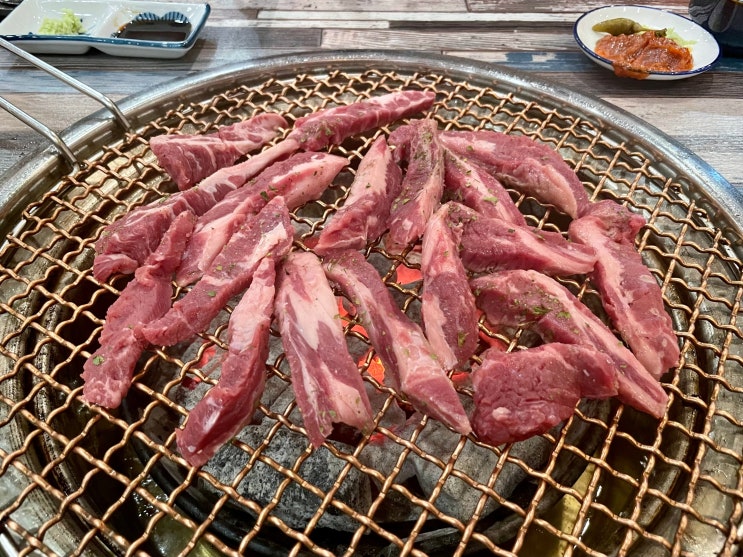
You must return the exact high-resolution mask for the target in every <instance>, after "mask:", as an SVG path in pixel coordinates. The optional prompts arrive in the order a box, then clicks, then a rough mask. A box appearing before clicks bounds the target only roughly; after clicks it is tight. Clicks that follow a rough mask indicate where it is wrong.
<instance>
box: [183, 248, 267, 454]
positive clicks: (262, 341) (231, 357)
mask: <svg viewBox="0 0 743 557" xmlns="http://www.w3.org/2000/svg"><path fill="white" fill-rule="evenodd" d="M275 281H276V270H275V260H274V258H272V257H266V258H264V259H262V260H261V262H260V264H259V265H258V268H257V269H256V271H255V274H254V275H253V281H252V282H251V284H250V288H248V290H247V292H246V293H245V294H244V295H243V297H242V298H241V299H240V302H239V303H238V304H237V306H235V309H234V310H233V311H232V314H231V315H230V321H229V324H228V326H227V345H228V349H227V353H226V354H225V356H224V357H223V358H222V361H221V364H220V367H221V374H220V376H219V379H218V381H217V384H216V385H214V386H213V387H212V388H211V389H209V391H207V393H206V395H205V396H204V398H202V399H201V400H200V401H199V402H198V403H197V404H196V406H194V408H193V409H192V410H191V411H190V412H189V413H188V420H187V421H186V425H185V426H184V427H183V429H182V430H181V429H179V430H177V431H176V438H177V441H178V450H180V452H181V455H183V458H185V459H186V461H187V462H188V463H189V464H191V465H193V466H201V465H203V464H204V463H206V461H207V460H209V459H210V458H211V457H212V456H214V453H216V452H217V450H218V449H219V448H220V447H221V446H222V445H224V444H225V443H226V442H227V441H229V440H230V439H231V438H232V437H234V436H235V435H236V434H237V433H238V432H239V431H240V430H242V428H243V427H245V426H246V425H247V424H248V423H249V422H250V419H251V417H252V414H253V411H254V410H255V408H256V406H257V405H258V402H259V401H260V398H261V395H262V394H263V389H264V387H265V384H266V358H268V339H269V330H270V328H271V317H272V315H273V305H274V294H275V290H276V288H275Z"/></svg>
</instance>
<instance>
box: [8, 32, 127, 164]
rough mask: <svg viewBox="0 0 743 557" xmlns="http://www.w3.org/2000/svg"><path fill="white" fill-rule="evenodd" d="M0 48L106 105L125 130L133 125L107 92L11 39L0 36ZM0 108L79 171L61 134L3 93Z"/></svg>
mask: <svg viewBox="0 0 743 557" xmlns="http://www.w3.org/2000/svg"><path fill="white" fill-rule="evenodd" d="M0 47H2V48H4V49H5V50H7V51H9V52H11V53H12V54H15V55H16V56H18V57H19V58H22V59H23V60H25V61H27V62H29V63H30V64H32V65H34V66H36V67H37V68H39V69H40V70H43V71H45V72H46V73H48V74H50V75H52V76H53V77H56V78H57V79H59V80H60V81H62V82H64V83H66V84H68V85H70V86H71V87H74V88H75V89H77V90H78V91H80V92H81V93H83V94H85V95H87V96H88V97H90V98H92V99H94V100H96V101H98V102H99V103H100V104H102V105H103V106H104V107H105V108H107V109H108V110H109V111H110V112H111V113H112V114H113V116H114V118H115V119H116V121H117V122H118V123H119V125H120V126H121V127H122V128H123V129H124V131H126V132H131V131H132V125H131V123H130V122H129V120H128V119H127V118H126V116H124V113H123V112H121V110H120V109H119V107H118V106H117V105H116V103H114V102H113V101H112V100H111V99H110V98H108V97H107V96H106V95H104V94H102V93H100V92H98V91H96V90H95V89H93V88H92V87H90V86H88V85H86V84H85V83H83V82H81V81H78V80H77V79H75V78H74V77H71V76H69V75H67V74H66V73H64V72H63V71H61V70H58V69H57V68H55V67H54V66H52V65H50V64H47V63H46V62H44V61H43V60H41V59H39V58H37V57H36V56H33V55H32V54H29V53H28V52H26V51H24V50H21V49H20V48H18V47H17V46H15V45H14V44H12V43H11V42H9V41H6V40H5V39H2V38H0ZM0 108H3V109H5V110H6V111H8V112H9V113H10V114H12V115H13V116H15V117H16V118H18V119H19V120H20V121H21V122H23V123H24V124H26V125H27V126H28V127H30V128H31V129H33V130H34V131H36V132H38V133H39V134H41V135H43V136H44V137H45V138H46V139H48V140H49V141H50V142H51V143H52V144H53V145H54V146H55V147H56V148H57V150H58V151H59V153H60V155H62V157H63V158H64V159H65V160H66V161H67V163H68V164H69V165H70V166H71V167H72V169H73V171H77V170H79V168H80V161H79V160H78V158H77V156H76V155H75V153H74V152H73V151H72V149H70V147H69V146H68V145H67V143H65V141H64V140H63V139H62V137H61V136H60V135H59V134H58V133H56V132H55V131H53V130H52V129H51V128H49V127H48V126H46V125H44V124H42V123H41V122H39V121H38V120H37V119H36V118H34V117H33V116H31V115H29V114H28V113H26V112H24V111H23V110H21V109H20V108H18V107H17V106H15V105H14V104H13V103H11V102H10V101H8V100H7V99H5V98H4V97H2V96H0Z"/></svg>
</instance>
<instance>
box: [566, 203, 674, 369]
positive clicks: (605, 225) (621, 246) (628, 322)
mask: <svg viewBox="0 0 743 557" xmlns="http://www.w3.org/2000/svg"><path fill="white" fill-rule="evenodd" d="M644 225H645V219H644V218H643V217H642V216H641V215H638V214H635V213H632V212H631V211H630V210H629V209H627V208H626V207H624V206H622V205H619V204H618V203H615V202H614V201H610V200H605V201H599V202H597V203H594V204H592V205H591V207H590V208H589V209H588V210H587V211H586V213H585V214H584V216H582V217H581V218H580V219H578V220H575V221H573V222H572V223H570V228H569V231H568V234H569V236H570V238H572V239H573V240H575V241H576V242H581V243H583V244H585V245H590V246H593V247H594V248H596V254H597V256H598V260H597V262H596V268H595V269H594V271H593V272H592V273H591V274H590V275H589V276H590V278H591V282H592V283H593V284H594V285H595V286H596V288H597V289H598V291H599V293H600V294H601V301H602V303H603V306H604V309H605V310H606V313H607V314H608V315H609V317H610V319H611V321H612V323H613V325H614V327H615V328H616V329H617V331H619V334H621V335H622V338H623V339H624V340H625V342H626V343H627V344H628V345H629V347H630V348H631V349H632V351H633V352H634V354H635V356H637V359H638V360H640V362H642V364H643V365H644V366H645V367H646V368H647V370H648V371H649V372H650V374H651V375H652V376H653V377H655V378H656V379H659V378H660V376H661V375H663V374H664V373H665V372H666V371H668V369H669V368H670V367H672V366H675V365H676V363H677V362H678V359H679V346H678V341H677V340H676V335H675V334H674V332H673V323H672V322H671V316H670V315H668V313H666V310H665V307H664V304H663V295H662V292H661V289H660V286H659V285H658V282H657V281H656V280H655V277H653V274H652V273H651V272H650V270H649V269H648V268H647V267H646V266H645V264H644V263H643V262H642V256H641V255H640V254H639V253H638V252H637V250H636V249H635V243H634V242H635V236H636V235H637V232H638V231H639V230H640V228H642V227H643V226H644Z"/></svg>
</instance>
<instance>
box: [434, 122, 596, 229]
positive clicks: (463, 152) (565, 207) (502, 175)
mask: <svg viewBox="0 0 743 557" xmlns="http://www.w3.org/2000/svg"><path fill="white" fill-rule="evenodd" d="M441 143H442V144H443V145H444V146H445V147H446V148H447V149H449V150H451V151H453V152H454V153H456V154H458V155H460V156H462V157H467V158H469V159H471V160H474V161H477V162H478V163H479V164H481V165H482V166H483V167H484V168H486V169H487V170H488V171H489V172H490V173H492V174H493V175H494V176H495V177H496V178H498V179H499V180H500V181H501V182H503V183H504V184H506V185H509V186H511V187H513V188H514V189H516V190H518V191H520V192H522V193H525V194H526V195H530V196H532V197H534V198H535V199H537V200H538V201H541V202H543V203H548V204H550V205H553V206H555V207H557V208H558V209H559V210H560V211H563V212H564V213H567V214H568V215H570V216H571V217H573V218H576V217H578V216H580V215H581V214H582V212H583V210H584V209H585V208H586V206H587V205H588V204H589V203H590V202H589V200H588V194H587V193H586V189H585V188H584V187H583V184H582V183H581V181H580V179H579V178H578V176H577V175H576V173H575V172H574V171H573V169H571V168H570V167H569V166H568V164H567V163H566V162H565V161H564V160H563V158H562V157H561V156H560V154H559V153H558V152H557V151H554V150H553V149H551V148H550V147H548V146H547V145H545V144H542V143H539V142H537V141H535V140H533V139H530V138H528V137H526V136H522V135H511V134H504V133H497V132H494V131H489V130H482V131H476V132H469V131H446V132H441Z"/></svg>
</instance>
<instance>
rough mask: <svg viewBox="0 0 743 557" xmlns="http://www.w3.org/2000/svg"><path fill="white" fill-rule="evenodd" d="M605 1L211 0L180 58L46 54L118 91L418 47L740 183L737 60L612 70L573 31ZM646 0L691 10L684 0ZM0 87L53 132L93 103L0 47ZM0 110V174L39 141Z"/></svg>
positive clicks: (740, 66)
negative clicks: (686, 73)
mask: <svg viewBox="0 0 743 557" xmlns="http://www.w3.org/2000/svg"><path fill="white" fill-rule="evenodd" d="M605 4H607V2H606V0H581V1H572V2H568V1H565V0H554V1H553V0H531V1H526V0H500V1H498V0H442V1H439V2H424V1H414V0H375V1H374V2H368V1H367V0H345V1H342V0H341V1H339V0H213V1H212V2H211V8H212V12H211V15H210V17H209V20H208V21H207V24H206V26H205V28H204V29H203V31H202V33H201V35H200V37H199V39H198V41H197V43H196V45H195V46H194V48H193V49H192V50H191V51H190V52H189V53H188V54H187V55H186V56H184V57H183V58H181V59H178V60H148V59H140V58H120V57H114V56H109V55H105V54H101V53H98V52H95V51H90V52H89V53H88V54H85V55H80V56H55V55H45V56H43V59H44V60H45V61H47V62H49V63H51V64H52V65H54V66H56V67H58V68H60V69H62V70H63V71H65V72H67V73H69V74H70V75H72V76H74V77H76V78H78V79H80V80H82V81H83V82H85V83H88V84H89V85H91V86H93V87H95V88H97V89H98V90H100V91H101V92H103V93H105V94H107V95H109V96H111V98H113V99H114V100H118V99H121V98H123V97H126V96H127V95H131V94H134V93H137V92H139V91H141V90H142V89H145V88H147V87H148V86H151V85H155V84H157V83H161V82H164V81H168V80H171V79H176V78H178V77H181V76H183V75H186V74H189V73H190V72H198V71H203V70H205V69H209V68H215V67H218V66H221V65H225V64H230V63H236V62H242V61H246V60H251V59H255V58H258V57H263V56H269V55H275V54H283V53H289V52H300V51H313V50H320V49H324V50H333V49H348V48H371V49H394V50H426V51H432V52H436V53H441V54H448V55H453V56H460V57H466V58H470V59H475V60H481V61H486V62H492V63H496V64H500V65H503V66H507V67H509V68H514V69H517V70H520V71H526V72H531V73H533V74H534V75H535V76H538V77H540V78H543V79H548V80H552V81H555V82H558V83H559V84H561V85H563V86H567V87H570V88H573V89H575V90H578V91H580V92H582V93H588V94H591V95H594V96H597V97H600V98H601V99H603V100H605V101H608V102H610V103H612V104H614V105H616V106H619V107H620V108H623V109H625V110H627V111H629V112H631V113H632V114H634V115H636V116H639V117H640V118H642V119H644V120H646V121H647V122H649V123H650V124H652V125H654V126H656V127H657V128H659V129H660V130H662V131H663V132H665V133H667V134H669V135H670V136H672V137H674V138H675V139H677V140H678V141H680V142H681V143H682V144H684V145H685V146H686V147H688V148H690V149H691V150H692V151H694V152H695V153H697V154H698V155H699V156H700V157H701V158H703V159H704V160H706V161H707V162H708V163H710V164H711V165H712V166H713V167H715V168H716V169H717V170H718V171H719V172H720V173H721V174H722V175H723V176H724V177H725V178H727V179H728V180H729V181H730V182H731V183H732V184H733V185H734V186H736V187H737V188H739V189H741V190H743V163H741V158H742V155H743V152H742V151H743V149H742V145H743V141H742V140H741V138H742V137H743V59H741V58H732V57H723V58H722V59H721V60H720V62H719V63H718V64H717V65H716V67H715V68H714V69H713V70H712V71H710V72H707V73H705V74H703V75H700V76H696V77H694V78H692V79H688V80H681V81H672V82H659V81H633V80H627V79H619V78H617V77H615V76H614V75H613V74H611V72H608V71H606V70H604V69H601V68H599V67H598V66H596V65H595V64H593V63H592V62H591V61H590V60H588V59H587V58H586V57H585V56H584V55H583V54H582V53H581V52H580V51H579V50H578V47H577V45H576V43H575V41H574V39H573V33H572V28H573V24H574V23H575V21H576V19H578V17H579V16H580V15H581V14H582V13H583V12H585V11H587V10H590V9H593V8H597V7H600V6H602V5H605ZM644 4H645V5H649V6H655V7H659V8H663V9H667V10H670V11H673V12H676V13H679V14H681V15H688V9H687V3H686V2H681V1H656V0H646V1H645V2H644ZM0 95H2V96H3V97H5V98H7V99H8V100H10V101H11V102H13V103H14V104H16V105H17V106H18V107H20V108H21V109H23V110H25V111H27V112H29V113H30V114H31V115H32V116H34V117H36V118H38V119H39V120H41V121H42V122H44V123H46V124H47V125H48V126H50V127H51V128H52V129H54V130H57V131H60V130H62V129H64V128H65V127H67V126H69V125H70V124H72V123H74V122H76V121H77V120H79V119H80V118H82V117H84V116H86V115H88V114H90V113H91V112H94V111H96V110H98V108H99V106H98V105H97V104H96V103H95V102H94V101H91V100H89V99H87V98H86V97H83V96H81V95H80V94H78V93H77V92H76V91H74V90H72V89H70V88H69V87H67V86H66V85H64V84H61V83H58V82H57V81H56V80H54V79H53V78H52V77H50V76H48V75H47V74H45V73H43V72H40V71H38V70H36V69H34V68H32V67H30V66H29V65H28V64H27V63H26V62H23V61H21V60H19V59H17V58H16V57H14V56H12V55H11V54H9V53H8V52H5V51H4V50H0ZM45 145H46V143H45V140H44V139H43V138H40V137H38V136H37V135H36V134H35V133H34V132H32V131H30V130H29V129H28V128H26V127H25V126H24V125H23V124H21V123H20V122H18V121H17V120H15V119H14V118H12V117H11V116H10V115H8V114H6V113H5V112H4V111H0V175H1V174H2V173H4V172H6V171H8V169H10V168H11V167H12V165H13V164H14V163H16V162H17V161H18V160H19V159H21V158H23V157H25V156H27V155H28V154H29V153H31V152H33V151H35V150H36V149H38V148H40V147H42V146H45Z"/></svg>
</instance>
